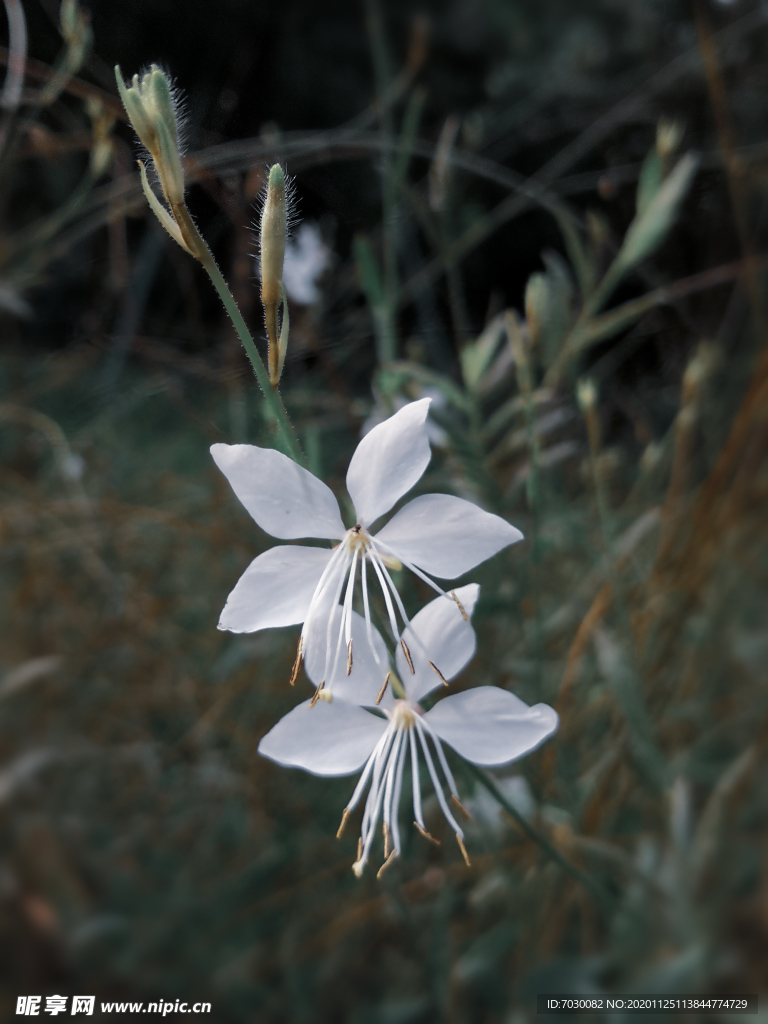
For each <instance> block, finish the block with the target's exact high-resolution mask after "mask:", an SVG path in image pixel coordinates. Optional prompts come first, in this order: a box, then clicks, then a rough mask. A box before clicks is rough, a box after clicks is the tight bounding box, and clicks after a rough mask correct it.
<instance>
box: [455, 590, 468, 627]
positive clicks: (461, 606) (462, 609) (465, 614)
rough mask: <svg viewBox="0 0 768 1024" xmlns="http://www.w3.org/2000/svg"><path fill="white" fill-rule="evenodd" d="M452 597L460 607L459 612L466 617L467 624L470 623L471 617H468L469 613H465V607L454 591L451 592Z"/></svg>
mask: <svg viewBox="0 0 768 1024" xmlns="http://www.w3.org/2000/svg"><path fill="white" fill-rule="evenodd" d="M451 597H452V598H453V600H454V601H455V602H456V604H457V605H458V606H459V611H460V612H461V614H462V615H463V616H464V621H465V622H469V617H468V616H467V613H466V612H465V611H464V605H463V604H462V603H461V601H460V600H459V599H458V597H456V592H455V591H454V590H452V591H451Z"/></svg>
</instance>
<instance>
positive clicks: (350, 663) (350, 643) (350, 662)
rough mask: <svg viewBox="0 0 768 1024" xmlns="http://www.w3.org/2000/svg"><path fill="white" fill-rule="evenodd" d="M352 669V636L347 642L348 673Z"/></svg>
mask: <svg viewBox="0 0 768 1024" xmlns="http://www.w3.org/2000/svg"><path fill="white" fill-rule="evenodd" d="M351 671H352V637H350V638H349V643H348V644H347V675H349V674H350V672H351Z"/></svg>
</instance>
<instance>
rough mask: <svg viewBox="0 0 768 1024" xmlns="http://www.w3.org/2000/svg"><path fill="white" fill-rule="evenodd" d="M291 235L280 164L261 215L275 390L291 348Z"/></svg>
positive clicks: (264, 287)
mask: <svg viewBox="0 0 768 1024" xmlns="http://www.w3.org/2000/svg"><path fill="white" fill-rule="evenodd" d="M287 231H288V212H287V202H286V181H285V175H284V174H283V169H282V167H281V166H280V164H273V165H272V166H271V167H270V169H269V180H268V181H267V194H266V198H265V199H264V207H263V209H262V211H261V224H260V226H259V249H260V253H261V302H262V305H263V306H264V319H265V321H266V326H267V338H268V340H269V377H270V380H271V382H272V384H273V386H274V387H277V383H278V381H279V380H280V374H281V373H282V369H283V362H284V360H285V351H286V348H287V347H288V303H287V302H286V300H285V289H284V288H283V261H284V259H285V239H286V234H287ZM281 302H282V303H283V325H282V330H281V331H280V333H279V335H278V327H277V308H278V306H279V305H280V303H281Z"/></svg>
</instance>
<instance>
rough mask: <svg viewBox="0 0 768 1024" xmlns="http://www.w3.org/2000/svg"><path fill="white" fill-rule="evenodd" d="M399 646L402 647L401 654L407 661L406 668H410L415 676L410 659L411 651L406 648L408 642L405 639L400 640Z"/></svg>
mask: <svg viewBox="0 0 768 1024" xmlns="http://www.w3.org/2000/svg"><path fill="white" fill-rule="evenodd" d="M400 646H401V647H402V648H403V654H404V655H405V660H406V661H407V662H408V668H409V669H410V670H411V675H412V676H415V675H416V669H415V668H414V667H413V661H412V660H411V652H410V651H409V650H408V644H407V643H406V642H405V640H401V641H400Z"/></svg>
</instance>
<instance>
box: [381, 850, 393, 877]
mask: <svg viewBox="0 0 768 1024" xmlns="http://www.w3.org/2000/svg"><path fill="white" fill-rule="evenodd" d="M396 856H397V850H393V851H392V853H390V855H389V856H388V857H387V859H386V860H385V861H384V863H383V864H382V865H381V867H380V868H379V870H378V871H377V872H376V877H377V878H381V876H382V875H383V874H384V872H385V871H386V870H387V868H388V867H389V865H390V864H391V863H392V861H393V860H394V859H395V857H396Z"/></svg>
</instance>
